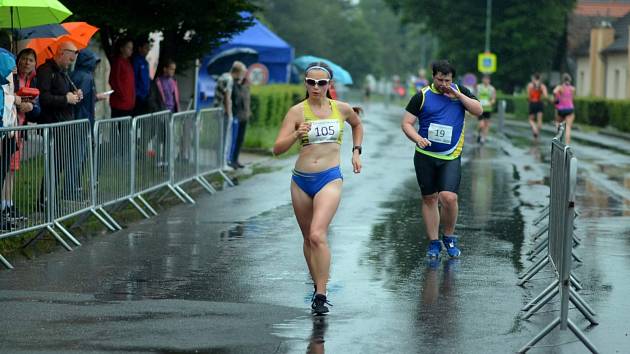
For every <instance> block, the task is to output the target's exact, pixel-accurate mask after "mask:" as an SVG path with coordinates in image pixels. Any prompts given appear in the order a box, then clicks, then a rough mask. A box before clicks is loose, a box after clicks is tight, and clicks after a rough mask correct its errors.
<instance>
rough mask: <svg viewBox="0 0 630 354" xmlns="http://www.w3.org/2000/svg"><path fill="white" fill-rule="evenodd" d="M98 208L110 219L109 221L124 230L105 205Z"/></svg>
mask: <svg viewBox="0 0 630 354" xmlns="http://www.w3.org/2000/svg"><path fill="white" fill-rule="evenodd" d="M98 210H100V211H101V213H103V215H105V217H106V218H107V219H108V220H109V222H110V223H111V224H112V225H114V227H115V228H117V229H118V230H122V229H123V228H122V226H120V224H119V223H117V222H116V220H115V219H114V218H113V217H112V215H111V214H110V213H108V212H107V210H105V208H103V207H98Z"/></svg>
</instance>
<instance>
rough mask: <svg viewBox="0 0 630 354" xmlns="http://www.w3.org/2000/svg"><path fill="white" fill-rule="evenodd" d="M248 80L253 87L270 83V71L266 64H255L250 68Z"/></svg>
mask: <svg viewBox="0 0 630 354" xmlns="http://www.w3.org/2000/svg"><path fill="white" fill-rule="evenodd" d="M247 78H248V79H249V82H251V83H252V85H255V86H257V85H265V84H267V81H269V69H267V66H265V64H261V63H254V64H252V65H250V66H249V70H248V73H247Z"/></svg>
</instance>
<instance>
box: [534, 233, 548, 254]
mask: <svg viewBox="0 0 630 354" xmlns="http://www.w3.org/2000/svg"><path fill="white" fill-rule="evenodd" d="M548 244H549V236H546V237H545V238H544V239H542V240H540V241H539V242H538V243H537V244H536V246H534V250H533V251H532V254H534V253H539V252H540V250H541V249H543V248H544V247H547V245H548Z"/></svg>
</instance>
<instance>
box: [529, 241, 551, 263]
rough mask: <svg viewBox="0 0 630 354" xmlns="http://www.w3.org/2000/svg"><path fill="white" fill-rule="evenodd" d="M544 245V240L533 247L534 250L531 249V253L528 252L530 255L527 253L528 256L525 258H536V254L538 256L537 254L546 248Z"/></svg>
mask: <svg viewBox="0 0 630 354" xmlns="http://www.w3.org/2000/svg"><path fill="white" fill-rule="evenodd" d="M546 246H547V245H546V242H542V243H541V244H540V245H539V246H538V248H536V249H534V250H533V251H532V254H530V255H529V257H527V260H530V261H531V260H534V258H536V256H538V254H540V253H541V252H542V251H544V250H546V249H547V247H546Z"/></svg>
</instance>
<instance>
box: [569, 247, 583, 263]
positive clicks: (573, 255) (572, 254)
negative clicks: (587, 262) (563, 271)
mask: <svg viewBox="0 0 630 354" xmlns="http://www.w3.org/2000/svg"><path fill="white" fill-rule="evenodd" d="M571 256H572V257H573V259H574V260H575V261H576V262H578V263H582V259H581V258H580V257H578V256H577V254H575V251H573V250H572V251H571Z"/></svg>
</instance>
